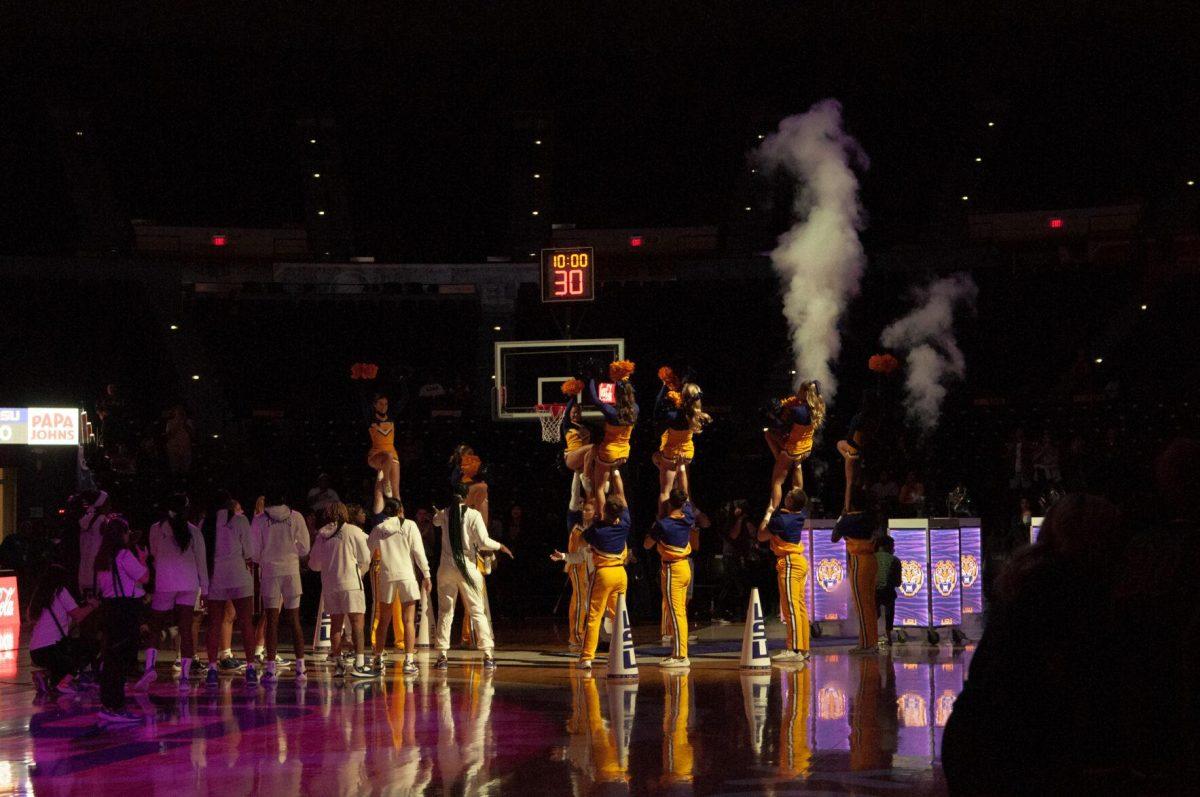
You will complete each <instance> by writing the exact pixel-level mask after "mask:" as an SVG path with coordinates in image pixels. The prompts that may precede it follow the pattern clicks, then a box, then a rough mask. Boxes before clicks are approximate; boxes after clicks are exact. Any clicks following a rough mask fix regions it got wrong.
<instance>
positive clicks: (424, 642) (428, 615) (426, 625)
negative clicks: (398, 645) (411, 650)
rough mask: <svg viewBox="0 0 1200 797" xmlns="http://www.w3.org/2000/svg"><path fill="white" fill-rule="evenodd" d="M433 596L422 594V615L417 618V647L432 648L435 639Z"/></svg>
mask: <svg viewBox="0 0 1200 797" xmlns="http://www.w3.org/2000/svg"><path fill="white" fill-rule="evenodd" d="M432 633H433V596H432V595H426V594H422V595H421V616H420V617H419V618H417V647H419V648H431V647H433V640H432V639H431V638H430V635H431V634H432Z"/></svg>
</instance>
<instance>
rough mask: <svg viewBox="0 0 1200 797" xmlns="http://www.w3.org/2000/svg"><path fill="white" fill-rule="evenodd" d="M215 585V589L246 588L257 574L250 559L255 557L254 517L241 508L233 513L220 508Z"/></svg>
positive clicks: (214, 566) (214, 572) (215, 558)
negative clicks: (242, 511) (250, 565)
mask: <svg viewBox="0 0 1200 797" xmlns="http://www.w3.org/2000/svg"><path fill="white" fill-rule="evenodd" d="M213 547H214V549H215V550H214V552H213V571H212V583H211V585H210V586H211V587H212V589H214V590H231V589H245V588H247V587H251V588H252V587H253V586H254V576H252V575H251V574H250V568H249V567H247V566H246V560H247V559H252V558H254V557H253V556H252V555H251V554H252V553H253V551H252V549H251V545H250V521H249V520H247V519H246V516H245V515H244V514H242V513H241V512H238V513H237V514H236V515H230V513H229V510H228V509H220V510H218V511H217V529H216V540H215V541H214V545H213Z"/></svg>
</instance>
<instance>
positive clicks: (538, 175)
mask: <svg viewBox="0 0 1200 797" xmlns="http://www.w3.org/2000/svg"><path fill="white" fill-rule="evenodd" d="M533 179H535V180H540V179H542V176H541V175H540V174H535V175H534V176H533Z"/></svg>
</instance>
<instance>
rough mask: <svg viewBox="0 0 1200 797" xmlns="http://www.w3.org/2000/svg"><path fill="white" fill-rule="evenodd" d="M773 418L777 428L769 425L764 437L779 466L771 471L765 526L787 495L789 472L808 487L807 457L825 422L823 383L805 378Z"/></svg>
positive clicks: (797, 484) (795, 484) (794, 478)
mask: <svg viewBox="0 0 1200 797" xmlns="http://www.w3.org/2000/svg"><path fill="white" fill-rule="evenodd" d="M773 420H774V421H775V428H773V429H767V431H766V432H765V433H764V437H765V438H766V441H767V447H768V448H770V449H771V455H772V456H773V457H774V458H775V467H774V469H773V470H772V471H771V500H770V502H768V504H767V511H766V513H765V514H764V515H763V522H762V526H761V528H766V525H767V521H768V520H770V519H771V513H772V512H774V511H775V507H777V506H779V502H780V500H781V499H782V498H783V483H784V482H785V481H787V477H788V473H791V474H792V484H793V486H795V487H800V488H803V487H804V470H803V468H802V467H801V465H802V463H803V462H804V460H806V459H808V455H809V454H811V453H812V447H813V436H814V435H815V434H816V432H817V430H818V429H820V428H821V426H822V425H824V423H825V399H823V398H821V386H820V384H819V383H818V382H816V381H809V382H802V383H801V384H800V388H799V389H798V390H797V391H796V394H795V395H793V396H789V397H788V398H786V399H784V400H783V401H782V402H780V404H779V411H778V412H777V413H775V415H774V418H773Z"/></svg>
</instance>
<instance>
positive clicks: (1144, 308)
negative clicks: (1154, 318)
mask: <svg viewBox="0 0 1200 797" xmlns="http://www.w3.org/2000/svg"><path fill="white" fill-rule="evenodd" d="M1142 309H1143V310H1149V309H1150V308H1149V307H1148V306H1147V305H1144V304H1143V305H1142Z"/></svg>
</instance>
